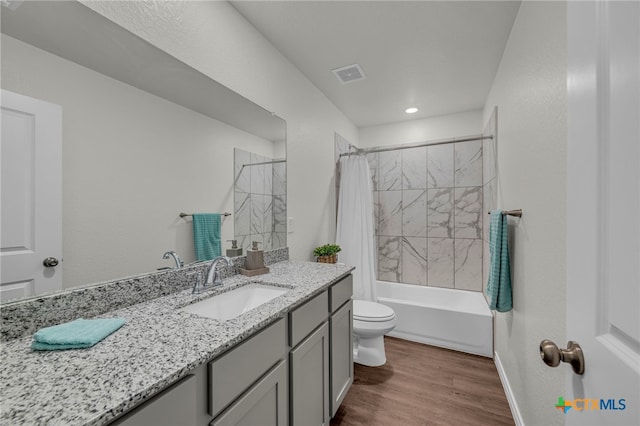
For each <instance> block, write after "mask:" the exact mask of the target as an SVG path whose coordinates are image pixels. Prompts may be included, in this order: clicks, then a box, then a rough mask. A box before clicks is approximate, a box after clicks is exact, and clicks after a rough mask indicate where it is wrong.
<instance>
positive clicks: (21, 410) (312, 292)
mask: <svg viewBox="0 0 640 426" xmlns="http://www.w3.org/2000/svg"><path fill="white" fill-rule="evenodd" d="M352 269H353V268H351V267H348V266H345V265H321V264H315V263H311V262H291V261H284V262H278V263H275V264H273V265H272V266H271V273H269V274H267V275H263V276H261V277H260V280H261V282H263V283H264V284H269V285H272V286H280V287H284V288H287V289H289V290H288V291H287V292H286V293H284V294H283V295H282V296H279V297H277V298H275V299H273V300H271V301H269V302H266V303H264V304H263V305H261V306H259V307H258V308H255V309H253V310H251V311H249V312H246V313H244V314H242V315H239V316H238V317H236V318H233V319H230V320H226V321H222V320H215V319H210V318H205V317H202V316H198V315H195V314H192V313H189V312H185V311H182V310H181V308H182V307H184V305H185V304H188V303H191V302H194V301H198V300H201V299H204V298H207V297H210V296H211V294H214V293H218V292H224V291H227V290H229V289H232V288H235V287H239V286H243V285H246V284H248V283H251V282H255V281H256V280H255V279H249V278H247V277H242V276H239V275H234V276H232V277H229V278H226V279H225V280H224V282H225V285H224V287H225V288H223V289H210V290H207V291H206V292H205V293H204V294H200V295H198V296H194V295H192V294H191V291H190V290H183V291H179V292H177V293H174V294H170V295H167V296H163V297H159V298H156V299H153V300H149V301H147V302H143V303H139V304H136V305H133V306H130V307H127V308H123V309H118V310H115V311H113V312H108V313H107V314H105V315H102V316H104V317H110V316H121V317H124V318H126V319H127V323H126V324H125V326H123V327H122V328H121V329H120V330H118V331H117V332H116V333H114V334H112V335H111V336H109V337H107V338H106V339H105V340H104V341H103V342H101V343H99V344H98V345H96V346H94V347H93V348H90V349H86V350H80V351H60V352H31V351H29V349H28V348H29V344H30V340H31V338H30V336H25V337H22V338H19V339H14V340H11V341H8V342H6V343H5V344H3V347H2V355H3V360H6V361H7V362H6V363H4V364H3V365H2V366H0V374H1V375H0V380H2V381H3V384H7V385H8V386H7V387H6V388H5V389H8V391H7V390H6V391H3V393H2V405H1V408H2V410H1V411H2V412H1V414H0V421H2V422H3V423H5V422H6V424H37V423H43V422H44V423H51V422H56V421H57V422H61V423H64V424H70V425H71V424H78V425H102V424H113V425H144V424H150V425H163V424H166V425H176V424H180V425H230V424H238V425H241V424H265V425H267V424H273V425H307V424H315V425H321V424H327V425H328V424H329V420H330V418H331V417H332V416H333V415H334V414H335V412H336V411H337V409H338V407H339V405H340V403H341V402H342V399H343V398H344V396H345V394H346V392H347V390H348V389H349V386H350V385H351V383H352V381H353V362H352V341H351V339H352V335H351V324H352V301H351V295H352V291H353V290H352V277H351V275H350V272H351V270H352ZM207 293H208V294H207Z"/></svg>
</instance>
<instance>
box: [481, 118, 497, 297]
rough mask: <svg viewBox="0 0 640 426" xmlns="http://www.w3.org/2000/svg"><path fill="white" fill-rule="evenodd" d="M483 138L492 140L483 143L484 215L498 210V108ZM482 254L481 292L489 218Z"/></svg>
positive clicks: (486, 264) (486, 269) (485, 278)
mask: <svg viewBox="0 0 640 426" xmlns="http://www.w3.org/2000/svg"><path fill="white" fill-rule="evenodd" d="M482 134H483V135H484V136H490V135H493V139H485V140H484V141H483V146H482V150H483V154H484V155H483V156H482V159H483V170H484V176H483V180H482V194H483V204H484V210H485V215H487V213H486V212H489V211H491V210H495V209H497V208H498V185H497V181H498V179H497V176H498V173H497V167H496V164H497V161H496V158H497V146H498V107H495V108H494V109H493V111H492V113H491V116H490V117H489V120H487V123H486V125H485V127H484V131H483V132H482ZM482 252H483V264H484V266H483V274H482V276H483V280H482V283H483V290H486V287H487V281H488V280H489V259H490V257H489V217H488V216H487V218H486V219H485V221H484V223H483V227H482Z"/></svg>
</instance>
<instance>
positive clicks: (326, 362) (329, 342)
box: [289, 275, 353, 426]
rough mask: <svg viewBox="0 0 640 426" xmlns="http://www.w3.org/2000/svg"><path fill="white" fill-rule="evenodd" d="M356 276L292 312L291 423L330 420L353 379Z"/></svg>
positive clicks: (312, 425) (309, 425) (304, 425)
mask: <svg viewBox="0 0 640 426" xmlns="http://www.w3.org/2000/svg"><path fill="white" fill-rule="evenodd" d="M352 295H353V278H352V276H351V275H349V276H347V277H345V278H343V279H342V280H340V281H338V282H337V283H336V284H334V285H332V286H331V287H329V289H328V290H327V291H325V292H323V293H321V294H319V295H318V296H316V297H314V298H313V299H311V300H310V301H308V302H307V303H305V304H304V305H302V306H300V307H299V308H297V309H295V310H293V311H291V312H290V313H289V340H290V345H291V348H292V349H291V352H290V355H289V365H290V368H289V371H290V373H289V374H290V379H289V381H290V384H291V388H290V395H291V397H290V401H291V408H290V416H291V425H292V426H320V425H328V424H329V422H330V419H331V417H333V416H334V415H335V413H336V412H337V411H338V407H340V404H341V403H342V400H343V399H344V397H345V395H346V394H347V391H348V390H349V388H350V387H351V384H352V383H353V346H352V341H353V340H352V339H353V338H352V330H353V302H352V301H351V296H352Z"/></svg>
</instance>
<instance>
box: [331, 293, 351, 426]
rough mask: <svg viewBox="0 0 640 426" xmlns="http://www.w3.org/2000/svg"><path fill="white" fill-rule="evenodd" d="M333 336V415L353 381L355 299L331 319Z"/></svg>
mask: <svg viewBox="0 0 640 426" xmlns="http://www.w3.org/2000/svg"><path fill="white" fill-rule="evenodd" d="M329 325H330V330H329V334H330V336H331V359H330V362H331V364H330V365H331V417H333V416H335V415H336V412H337V411H338V407H340V404H342V400H343V399H344V397H345V396H346V394H347V391H348V390H349V388H350V387H351V384H352V383H353V340H352V339H353V337H352V336H353V301H351V300H349V302H347V303H345V304H344V306H343V307H342V308H340V309H339V310H338V311H337V312H336V313H334V314H333V315H331V317H330V319H329Z"/></svg>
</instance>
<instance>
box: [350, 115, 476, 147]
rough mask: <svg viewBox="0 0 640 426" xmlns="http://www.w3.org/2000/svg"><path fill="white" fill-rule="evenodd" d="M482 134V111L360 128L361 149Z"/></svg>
mask: <svg viewBox="0 0 640 426" xmlns="http://www.w3.org/2000/svg"><path fill="white" fill-rule="evenodd" d="M480 133H482V110H480V109H478V110H474V111H466V112H460V113H457V114H448V115H441V116H437V117H429V118H422V119H418V120H410V121H402V122H399V123H391V124H382V125H379V126H369V127H361V128H360V131H359V143H356V145H358V146H359V147H361V148H365V147H373V146H384V145H399V144H404V143H416V142H425V141H430V140H437V139H447V138H453V137H458V136H468V135H477V134H480Z"/></svg>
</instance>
